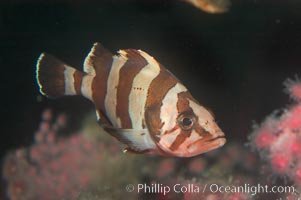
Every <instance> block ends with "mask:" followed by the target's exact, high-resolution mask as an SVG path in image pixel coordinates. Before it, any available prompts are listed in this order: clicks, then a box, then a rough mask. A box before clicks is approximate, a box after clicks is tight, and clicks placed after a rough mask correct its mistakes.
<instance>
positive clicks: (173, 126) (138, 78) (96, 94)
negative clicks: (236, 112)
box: [36, 43, 226, 157]
mask: <svg viewBox="0 0 301 200" xmlns="http://www.w3.org/2000/svg"><path fill="white" fill-rule="evenodd" d="M83 71H84V72H82V71H79V70H77V69H75V68H72V67H70V66H68V65H66V64H65V63H63V62H62V61H60V60H58V59H57V58H55V57H53V56H51V55H49V54H46V53H42V54H41V55H40V57H39V59H38V62H37V66H36V77H37V82H38V85H39V88H40V92H41V93H42V94H43V95H45V96H47V97H52V98H56V97H61V96H65V95H82V96H84V97H86V98H88V99H89V100H91V101H92V102H93V103H94V104H95V108H96V114H97V118H98V120H99V121H100V122H101V123H100V124H101V126H103V127H104V129H105V130H106V131H107V132H108V133H109V134H111V135H112V136H114V137H116V138H117V139H118V140H119V141H120V142H122V143H123V144H125V145H126V149H125V150H126V151H129V152H135V153H145V154H155V155H164V156H178V157H191V156H195V155H198V154H201V153H204V152H207V151H210V150H213V149H216V148H218V147H221V146H223V145H224V144H225V142H226V139H225V138H224V133H223V132H222V131H221V129H220V128H219V127H218V125H217V124H216V122H215V120H214V117H213V115H212V114H211V112H209V111H208V110H207V109H206V108H205V107H204V106H202V105H200V104H199V103H198V102H197V101H196V100H195V99H194V98H193V97H192V96H191V94H190V93H189V91H188V90H187V89H186V87H185V86H184V85H182V83H181V82H180V81H179V80H178V79H177V78H176V77H175V76H174V75H173V74H171V73H170V72H169V71H168V70H167V69H165V67H163V66H162V65H161V64H160V63H159V62H158V61H156V60H155V59H154V58H153V57H152V56H150V55H149V54H147V53H146V52H144V51H141V50H135V49H127V50H119V51H118V55H112V54H111V53H110V52H109V51H108V50H106V49H105V48H104V47H103V46H102V45H101V44H99V43H95V44H94V46H93V48H92V49H91V51H90V53H89V54H88V56H87V57H86V59H85V61H84V69H83Z"/></svg>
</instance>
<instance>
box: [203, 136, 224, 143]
mask: <svg viewBox="0 0 301 200" xmlns="http://www.w3.org/2000/svg"><path fill="white" fill-rule="evenodd" d="M219 139H224V140H226V137H225V135H219V136H217V137H215V138H212V139H209V140H206V141H205V142H206V143H209V142H213V141H215V140H219Z"/></svg>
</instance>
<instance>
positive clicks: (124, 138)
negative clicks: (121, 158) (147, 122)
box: [103, 125, 156, 153]
mask: <svg viewBox="0 0 301 200" xmlns="http://www.w3.org/2000/svg"><path fill="white" fill-rule="evenodd" d="M103 128H104V130H105V131H107V132H108V133H109V134H110V135H112V136H114V137H115V138H116V139H118V140H119V141H120V142H121V143H123V144H125V145H127V146H128V147H129V148H126V149H127V150H129V149H130V150H132V151H133V152H142V153H143V152H144V151H148V150H150V149H154V148H155V147H156V145H155V143H154V142H153V141H152V139H151V138H150V136H149V133H148V130H147V129H141V130H136V129H122V128H115V127H112V126H105V125H104V126H103Z"/></svg>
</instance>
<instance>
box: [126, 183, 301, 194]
mask: <svg viewBox="0 0 301 200" xmlns="http://www.w3.org/2000/svg"><path fill="white" fill-rule="evenodd" d="M125 189H126V191H127V192H134V191H136V192H137V193H144V194H158V193H161V194H163V195H166V194H167V193H169V192H174V193H212V194H215V193H247V194H249V195H252V196H254V195H256V194H260V193H267V194H268V193H271V194H273V193H274V194H276V193H280V194H281V193H286V194H295V193H296V189H295V188H294V186H280V185H277V186H276V185H275V186H271V185H261V184H257V185H250V184H247V183H246V184H241V185H220V184H215V183H210V184H204V185H200V184H196V183H189V184H180V183H179V184H174V185H164V184H161V183H153V184H146V183H144V184H137V185H135V186H134V185H132V184H128V185H127V186H126V188H125Z"/></svg>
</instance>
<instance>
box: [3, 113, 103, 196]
mask: <svg viewBox="0 0 301 200" xmlns="http://www.w3.org/2000/svg"><path fill="white" fill-rule="evenodd" d="M52 118H53V116H52V113H51V111H49V110H47V111H45V112H44V113H43V115H42V122H41V124H40V128H39V130H38V131H37V132H36V134H35V140H36V143H35V144H34V145H32V146H31V147H30V148H26V149H25V148H24V149H19V150H16V151H15V152H12V153H10V154H9V155H8V156H7V157H6V160H5V163H4V167H3V168H4V169H3V176H4V178H5V180H6V182H7V185H8V190H7V195H8V197H9V198H10V199H12V200H19V199H32V200H35V199H44V200H47V199H49V200H51V199H62V198H75V197H76V196H77V195H78V191H79V190H80V189H82V188H85V187H87V186H88V185H89V184H90V183H91V182H93V176H94V173H96V171H97V166H98V160H99V159H100V154H99V150H100V149H102V148H103V145H104V144H103V143H101V142H99V141H97V140H94V141H92V140H90V139H88V138H86V137H85V136H84V135H83V134H74V135H72V136H71V137H70V138H67V139H59V138H58V137H57V135H58V133H59V131H60V130H61V128H62V127H64V126H65V124H66V117H65V116H64V115H59V116H58V117H57V118H56V121H55V122H54V123H52V122H51V121H52ZM87 155H89V156H87Z"/></svg>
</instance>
